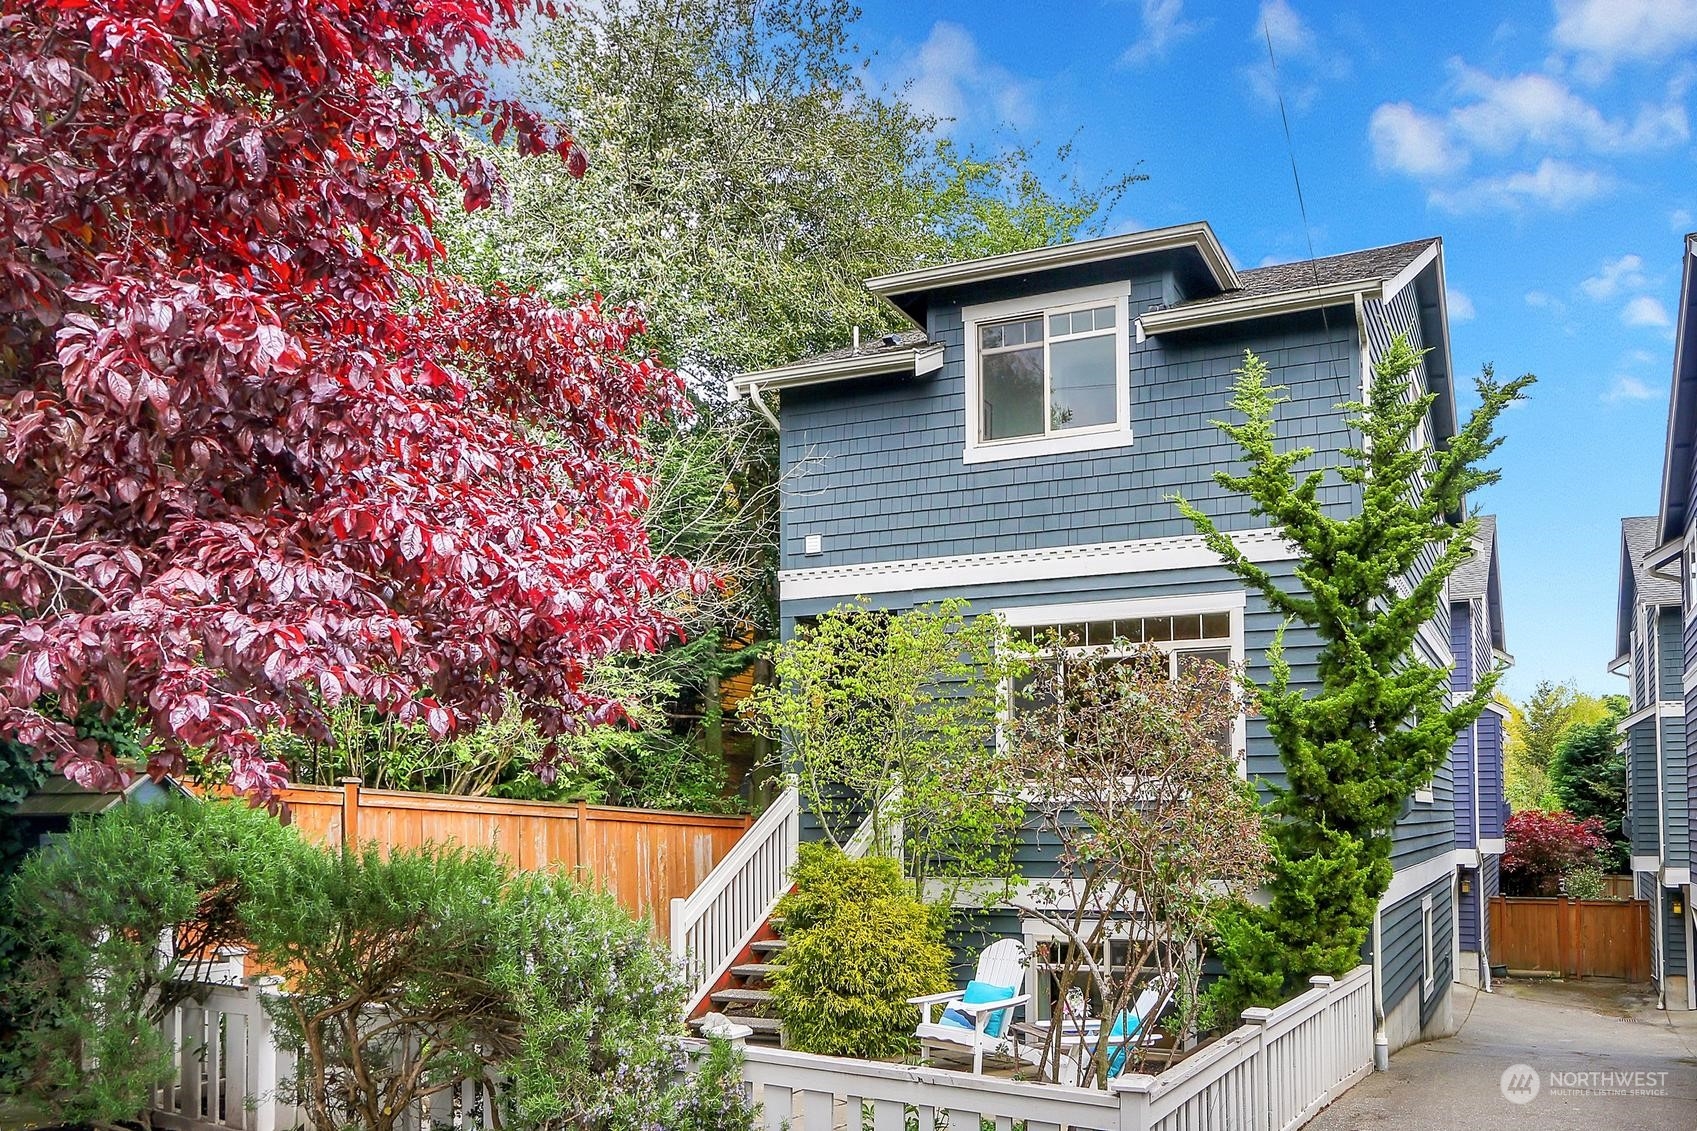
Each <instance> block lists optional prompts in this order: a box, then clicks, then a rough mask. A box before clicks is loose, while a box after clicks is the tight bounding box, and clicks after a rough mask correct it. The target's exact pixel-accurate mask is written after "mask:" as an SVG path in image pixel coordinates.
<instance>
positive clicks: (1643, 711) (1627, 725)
mask: <svg viewBox="0 0 1697 1131" xmlns="http://www.w3.org/2000/svg"><path fill="white" fill-rule="evenodd" d="M1684 717H1685V704H1684V703H1681V702H1680V701H1679V700H1677V699H1662V700H1659V701H1657V702H1655V703H1652V704H1650V705H1649V706H1648V707H1640V708H1638V709H1637V710H1636V711H1634V712H1632V714H1630V715H1627V716H1626V717H1625V718H1623V719H1621V720H1620V721H1619V722H1618V723H1616V724H1615V731H1616V733H1624V732H1625V731H1628V730H1631V729H1632V728H1633V727H1635V726H1637V725H1638V724H1639V723H1641V722H1644V721H1645V720H1646V719H1656V718H1661V719H1677V718H1684Z"/></svg>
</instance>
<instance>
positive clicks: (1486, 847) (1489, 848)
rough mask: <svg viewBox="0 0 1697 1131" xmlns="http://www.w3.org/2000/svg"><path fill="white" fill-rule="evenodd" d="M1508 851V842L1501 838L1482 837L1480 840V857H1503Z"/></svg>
mask: <svg viewBox="0 0 1697 1131" xmlns="http://www.w3.org/2000/svg"><path fill="white" fill-rule="evenodd" d="M1507 851H1508V842H1507V841H1506V840H1504V839H1503V838H1502V837H1500V836H1482V837H1480V838H1479V855H1481V856H1501V855H1502V854H1503V853H1505V852H1507Z"/></svg>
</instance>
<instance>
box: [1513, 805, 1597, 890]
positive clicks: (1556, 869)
mask: <svg viewBox="0 0 1697 1131" xmlns="http://www.w3.org/2000/svg"><path fill="white" fill-rule="evenodd" d="M1608 843H1609V840H1608V834H1607V833H1606V832H1605V830H1604V829H1603V822H1602V821H1600V820H1598V819H1597V818H1596V817H1586V818H1584V819H1583V820H1581V819H1580V818H1578V817H1575V816H1574V815H1573V814H1572V813H1568V812H1565V811H1563V810H1559V809H1558V810H1556V811H1555V812H1544V811H1542V810H1539V809H1529V810H1527V811H1526V812H1524V813H1516V814H1514V815H1513V816H1511V817H1510V818H1509V819H1508V828H1507V829H1506V830H1505V837H1504V844H1503V860H1502V869H1503V886H1504V888H1505V889H1507V890H1508V892H1509V894H1511V895H1556V894H1557V893H1558V892H1559V891H1560V885H1561V878H1562V877H1563V876H1565V875H1566V874H1567V873H1568V872H1570V871H1571V870H1573V869H1574V868H1577V867H1579V866H1581V865H1585V864H1591V863H1593V862H1594V861H1595V860H1596V859H1597V857H1598V854H1599V853H1601V852H1602V851H1603V849H1605V848H1607V847H1608Z"/></svg>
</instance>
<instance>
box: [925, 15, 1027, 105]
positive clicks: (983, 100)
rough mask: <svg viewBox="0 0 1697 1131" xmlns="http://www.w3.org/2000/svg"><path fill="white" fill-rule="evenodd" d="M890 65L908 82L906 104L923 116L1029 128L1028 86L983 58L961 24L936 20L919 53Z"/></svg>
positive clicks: (998, 65) (970, 34) (974, 41)
mask: <svg viewBox="0 0 1697 1131" xmlns="http://www.w3.org/2000/svg"><path fill="white" fill-rule="evenodd" d="M893 66H894V68H895V73H896V74H898V75H902V76H904V77H905V78H906V79H907V97H908V101H910V102H911V103H912V104H913V105H914V106H915V107H917V108H918V109H919V110H921V111H923V112H925V113H927V114H932V115H935V116H936V117H938V118H941V119H944V120H946V121H952V122H955V123H966V122H978V123H982V124H987V125H992V126H995V125H1003V124H1006V125H1011V126H1014V127H1024V126H1027V125H1029V124H1030V123H1031V119H1032V108H1031V96H1030V91H1029V90H1028V88H1027V86H1026V84H1025V83H1023V82H1021V81H1019V80H1018V79H1017V78H1015V77H1014V75H1013V74H1012V73H1011V72H1010V71H1009V70H1008V69H1007V68H1006V67H1003V66H1002V65H1000V64H999V63H996V62H993V61H992V60H989V59H986V58H985V57H984V54H983V52H981V51H980V50H979V49H978V41H977V40H975V39H974V38H973V37H972V33H971V32H969V31H967V30H966V29H965V28H963V27H961V26H960V25H959V24H955V23H950V22H949V21H947V20H938V21H937V22H936V23H935V24H933V25H932V26H931V34H930V35H929V36H927V37H926V40H925V42H924V43H922V44H920V45H919V49H918V50H917V51H915V52H913V53H912V54H910V55H907V56H905V57H901V58H897V59H895V60H893Z"/></svg>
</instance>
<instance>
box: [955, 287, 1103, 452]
mask: <svg viewBox="0 0 1697 1131" xmlns="http://www.w3.org/2000/svg"><path fill="white" fill-rule="evenodd" d="M1128 292H1129V287H1128V285H1127V284H1124V283H1119V284H1111V285H1108V286H1101V287H1085V288H1081V289H1079V290H1073V291H1062V292H1058V293H1055V294H1050V295H1040V296H1036V297H1033V298H1029V299H1016V300H1010V301H1006V302H997V303H986V304H983V305H981V306H969V307H966V308H965V309H964V310H963V311H962V317H963V320H964V322H965V327H964V328H965V330H966V351H967V356H966V376H967V437H966V453H965V459H966V462H968V463H976V462H983V461H988V460H995V459H1013V458H1018V457H1022V456H1034V455H1045V454H1049V453H1058V452H1079V451H1091V450H1094V449H1099V448H1110V447H1119V446H1122V445H1125V444H1128V443H1130V442H1131V408H1130V400H1131V390H1130V371H1131V353H1130V350H1131V343H1130V337H1129V334H1128V332H1127V320H1128V319H1127V316H1128V313H1129V312H1128V310H1127V307H1126V297H1127V294H1128Z"/></svg>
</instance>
